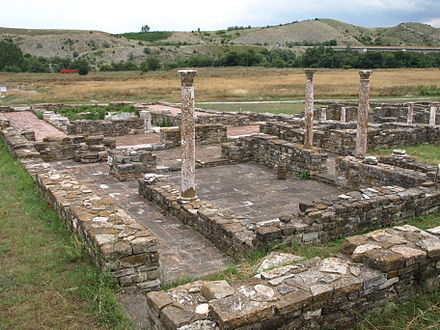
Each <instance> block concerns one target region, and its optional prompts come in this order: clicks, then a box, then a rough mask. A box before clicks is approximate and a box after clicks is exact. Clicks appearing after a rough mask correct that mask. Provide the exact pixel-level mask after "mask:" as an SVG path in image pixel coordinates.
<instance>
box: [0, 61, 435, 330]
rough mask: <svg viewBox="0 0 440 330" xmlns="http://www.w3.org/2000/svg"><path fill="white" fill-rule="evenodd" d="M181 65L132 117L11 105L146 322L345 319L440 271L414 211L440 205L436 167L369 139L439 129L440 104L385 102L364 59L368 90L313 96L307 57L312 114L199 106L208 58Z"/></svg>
mask: <svg viewBox="0 0 440 330" xmlns="http://www.w3.org/2000/svg"><path fill="white" fill-rule="evenodd" d="M179 74H180V78H181V95H182V102H181V103H180V104H168V103H154V104H146V103H127V102H124V103H122V104H130V105H132V106H134V107H135V108H136V109H137V113H138V114H139V115H138V116H130V117H129V118H126V119H123V118H117V119H105V120H78V121H72V122H69V121H67V122H66V120H65V119H64V118H60V116H59V115H58V114H57V111H58V110H59V109H62V108H63V107H65V106H66V105H61V104H39V105H32V106H30V107H29V108H28V109H23V108H19V109H18V108H17V109H16V108H14V107H1V108H0V129H1V130H0V136H1V137H2V139H3V140H4V141H5V143H6V145H7V147H8V149H9V150H10V152H11V153H13V154H14V155H15V156H16V157H17V158H18V159H19V160H20V162H21V164H22V165H23V167H24V168H25V169H26V170H27V171H28V173H29V174H30V175H31V176H32V177H33V179H34V181H35V183H36V185H37V186H38V187H39V188H40V190H41V191H42V193H43V194H44V196H45V197H46V198H47V200H48V202H50V203H51V204H52V205H53V207H54V209H55V210H56V211H57V212H58V213H59V215H60V218H61V219H62V220H63V221H65V222H66V225H67V226H68V227H69V228H70V229H71V230H72V232H74V233H75V234H76V235H77V236H78V237H79V238H80V240H81V242H82V243H83V244H84V246H85V247H86V248H87V250H88V251H89V253H90V255H91V256H92V257H93V259H94V260H95V262H96V264H97V265H98V267H100V268H101V269H103V270H107V271H109V272H110V273H111V275H112V276H113V277H114V278H115V280H116V281H117V282H118V284H119V285H120V286H121V287H122V288H123V289H124V290H125V291H126V292H131V294H138V295H140V297H142V298H139V299H140V300H139V301H142V302H143V305H141V306H140V307H139V306H138V307H139V308H142V309H143V313H141V314H142V320H141V321H139V322H143V326H144V328H145V327H146V328H147V329H167V330H168V329H179V330H190V329H193V330H194V329H306V328H331V327H332V328H339V329H340V328H347V327H349V326H351V325H353V324H355V323H356V322H357V321H359V320H360V319H361V318H362V317H364V316H365V314H366V313H369V312H372V311H375V310H379V309H380V308H382V307H383V306H384V304H385V302H387V301H401V300H405V299H407V298H408V297H409V296H410V295H411V294H413V293H416V292H418V290H419V289H420V287H421V286H434V285H439V279H440V227H435V228H432V229H429V230H426V231H425V230H420V229H418V228H416V227H413V226H408V225H405V224H404V222H405V220H407V219H409V218H411V217H414V216H418V215H423V214H428V213H431V212H434V211H437V210H438V209H439V207H440V190H439V189H438V183H437V175H436V166H432V165H427V164H423V163H419V162H417V161H415V160H414V159H412V158H411V157H409V156H407V155H406V153H405V152H404V151H403V150H395V151H394V152H393V153H392V154H390V155H381V156H373V155H369V154H368V150H369V149H373V148H393V147H396V146H399V145H416V144H421V143H434V144H438V143H439V142H440V128H439V126H438V124H439V122H438V119H437V117H436V112H437V108H438V105H437V104H435V103H430V102H410V103H386V104H380V103H371V102H369V95H368V93H369V89H368V88H369V77H370V75H371V71H366V70H364V71H361V72H360V73H359V74H360V92H359V102H355V103H350V102H345V103H328V102H325V103H322V102H321V103H320V102H315V100H314V99H313V77H314V74H318V73H316V72H315V71H314V70H305V75H306V95H305V112H304V113H301V114H298V115H285V114H269V113H253V112H239V113H236V112H217V111H213V110H209V109H198V108H194V98H195V94H194V90H195V86H194V80H195V76H196V72H195V71H194V70H182V71H179ZM315 105H316V106H317V108H315ZM37 114H39V115H38V116H39V117H40V118H43V119H38V118H37V116H36V115H37ZM40 114H43V116H41V115H40ZM23 118H26V120H25V121H24V120H22V119H23ZM24 122H26V123H28V126H25V125H24V124H23V123H24ZM29 123H30V124H29ZM163 124H167V125H163ZM161 125H162V127H161ZM163 126H168V127H163ZM381 228H382V229H381ZM372 230H374V231H372ZM369 231H370V232H369ZM359 233H366V234H362V235H359ZM339 238H343V239H344V243H343V248H342V252H341V254H339V255H336V256H333V257H330V258H313V259H309V260H304V259H302V258H299V257H295V256H293V257H292V256H290V255H288V256H287V257H286V256H281V257H280V256H277V258H280V260H282V261H279V263H276V262H275V263H270V262H269V261H265V262H267V263H268V264H270V265H269V266H267V265H266V263H265V265H266V266H261V267H260V269H259V270H258V271H257V272H256V273H255V274H253V276H252V277H251V278H248V279H245V280H243V281H237V282H227V281H225V280H218V281H207V280H196V281H191V282H190V283H188V284H185V285H181V286H177V287H174V288H172V289H169V290H166V291H161V290H160V286H161V284H168V283H171V282H172V281H174V280H179V279H180V280H182V279H187V278H189V277H190V278H194V279H197V278H202V277H204V276H206V275H209V274H213V273H215V272H218V271H221V270H223V269H225V268H226V267H227V265H228V264H229V263H230V261H231V260H233V259H239V258H240V257H243V256H245V255H247V254H249V253H250V252H251V251H255V250H258V249H264V248H267V247H271V246H273V245H274V244H277V243H282V242H291V241H295V242H297V244H304V245H306V244H316V243H323V242H329V241H332V240H335V239H339ZM285 258H286V259H285ZM127 309H128V310H130V308H129V306H128V307H127Z"/></svg>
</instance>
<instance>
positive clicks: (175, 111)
mask: <svg viewBox="0 0 440 330" xmlns="http://www.w3.org/2000/svg"><path fill="white" fill-rule="evenodd" d="M147 108H148V110H149V111H163V110H169V111H170V112H171V113H172V114H173V115H176V114H178V113H180V112H181V109H180V108H179V107H171V106H168V105H163V104H150V105H148V107H147ZM194 114H195V115H196V116H212V115H211V114H210V113H207V112H199V111H195V112H194Z"/></svg>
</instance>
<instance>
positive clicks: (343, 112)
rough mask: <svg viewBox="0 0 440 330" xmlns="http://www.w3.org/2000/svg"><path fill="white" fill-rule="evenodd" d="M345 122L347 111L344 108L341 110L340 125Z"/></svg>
mask: <svg viewBox="0 0 440 330" xmlns="http://www.w3.org/2000/svg"><path fill="white" fill-rule="evenodd" d="M346 122H347V109H346V108H345V107H342V108H341V123H346Z"/></svg>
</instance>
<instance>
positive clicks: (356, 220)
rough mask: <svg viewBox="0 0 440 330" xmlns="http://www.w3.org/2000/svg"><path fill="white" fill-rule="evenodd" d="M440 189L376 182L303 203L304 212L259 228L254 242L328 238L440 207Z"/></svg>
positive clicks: (308, 242) (353, 233)
mask: <svg viewBox="0 0 440 330" xmlns="http://www.w3.org/2000/svg"><path fill="white" fill-rule="evenodd" d="M439 206H440V191H438V190H436V189H435V187H434V186H431V187H418V188H409V189H406V188H402V187H399V186H373V187H372V188H365V189H364V188H362V189H358V190H354V191H350V192H346V193H344V194H341V195H339V196H335V197H329V198H327V199H319V200H314V201H312V202H309V203H300V204H299V209H300V213H299V214H298V215H293V216H291V217H283V218H281V219H280V220H279V221H277V222H273V223H271V224H268V225H267V226H265V227H262V228H259V229H257V233H256V234H257V236H256V240H255V241H254V243H255V244H256V245H262V246H265V245H267V244H270V243H273V242H274V241H283V240H286V239H291V238H294V237H295V238H297V239H299V240H300V241H301V242H303V243H305V244H311V243H320V242H328V241H330V240H333V239H336V238H341V237H346V236H348V235H355V234H356V233H357V232H359V231H362V230H366V229H372V228H377V227H383V226H387V225H390V224H391V223H394V222H399V221H402V220H405V219H409V218H411V217H413V216H419V215H423V214H429V213H432V212H436V211H438V210H439Z"/></svg>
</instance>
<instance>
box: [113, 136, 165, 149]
mask: <svg viewBox="0 0 440 330" xmlns="http://www.w3.org/2000/svg"><path fill="white" fill-rule="evenodd" d="M113 139H115V140H116V146H117V147H123V146H134V145H139V144H159V143H160V135H159V134H157V133H149V134H135V135H122V136H115V137H114V138H113Z"/></svg>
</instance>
